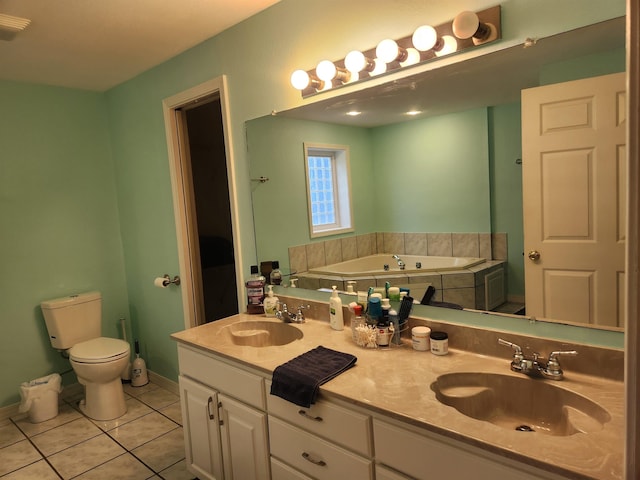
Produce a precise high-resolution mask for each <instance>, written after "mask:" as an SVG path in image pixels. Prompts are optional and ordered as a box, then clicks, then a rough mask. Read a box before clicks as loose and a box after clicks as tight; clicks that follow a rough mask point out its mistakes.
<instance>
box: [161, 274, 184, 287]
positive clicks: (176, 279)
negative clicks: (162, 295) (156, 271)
mask: <svg viewBox="0 0 640 480" xmlns="http://www.w3.org/2000/svg"><path fill="white" fill-rule="evenodd" d="M162 278H164V282H162V284H163V285H164V286H165V287H166V286H168V285H170V284H172V283H173V284H174V285H180V277H179V276H178V275H176V276H175V277H173V280H171V277H170V276H169V275H168V274H166V273H165V274H164V275H163V276H162Z"/></svg>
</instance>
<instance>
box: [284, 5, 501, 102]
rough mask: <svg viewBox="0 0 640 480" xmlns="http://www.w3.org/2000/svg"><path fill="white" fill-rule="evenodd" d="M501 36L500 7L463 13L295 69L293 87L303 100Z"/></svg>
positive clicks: (483, 43)
mask: <svg viewBox="0 0 640 480" xmlns="http://www.w3.org/2000/svg"><path fill="white" fill-rule="evenodd" d="M501 36H502V28H501V12H500V6H499V5H498V6H495V7H491V8H487V9H486V10H482V11H479V12H469V11H465V12H461V13H459V14H458V15H457V16H456V17H455V18H454V19H453V20H452V21H450V22H446V23H443V24H442V25H438V26H437V27H431V26H429V25H423V26H421V27H418V28H417V29H416V30H415V32H414V33H413V34H411V35H409V36H406V37H403V38H400V39H398V40H393V39H390V38H387V39H384V40H382V41H381V42H380V43H379V44H378V45H377V46H376V47H375V48H372V49H369V50H367V51H363V52H360V51H358V50H354V51H352V52H349V54H347V55H346V57H345V58H343V59H341V60H337V61H335V62H331V61H329V60H323V61H321V62H320V63H318V65H317V67H316V68H313V69H311V70H307V71H305V70H296V71H295V72H293V73H292V74H291V84H292V85H293V87H294V88H296V89H297V90H300V93H301V94H302V98H306V97H309V96H311V95H315V94H316V93H318V92H322V91H326V90H329V89H331V88H337V87H340V86H342V85H346V84H352V83H355V82H360V81H364V80H367V79H369V78H372V77H374V76H376V75H380V74H383V73H389V72H393V71H397V70H399V69H401V68H406V67H410V66H412V65H419V64H422V63H425V62H428V61H432V60H435V59H438V58H440V57H442V56H445V55H451V54H453V53H456V52H462V51H464V50H469V49H471V48H476V47H479V46H482V45H485V44H487V43H491V42H494V41H495V40H498V39H499V38H501Z"/></svg>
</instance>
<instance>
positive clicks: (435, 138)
mask: <svg viewBox="0 0 640 480" xmlns="http://www.w3.org/2000/svg"><path fill="white" fill-rule="evenodd" d="M371 138H372V145H373V152H374V155H373V159H374V166H373V169H374V172H375V189H376V212H377V214H378V226H377V230H378V231H381V232H462V233H464V232H490V231H491V230H490V228H491V225H490V212H489V152H488V145H487V112H486V109H485V108H480V109H476V110H469V111H466V112H460V113H452V114H449V115H441V116H438V117H431V118H425V119H420V120H414V121H411V122H406V123H399V124H396V125H390V126H386V127H379V128H374V129H372V132H371ZM409 192H410V193H409Z"/></svg>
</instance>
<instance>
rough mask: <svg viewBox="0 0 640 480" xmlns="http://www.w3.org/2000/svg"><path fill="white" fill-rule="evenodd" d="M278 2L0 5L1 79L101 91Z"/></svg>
mask: <svg viewBox="0 0 640 480" xmlns="http://www.w3.org/2000/svg"><path fill="white" fill-rule="evenodd" d="M278 1H279V0H0V14H4V15H11V16H14V17H21V18H27V19H30V20H31V24H30V25H29V26H28V27H27V28H26V29H25V30H24V31H22V32H21V33H19V34H18V35H16V37H15V38H14V39H13V40H11V41H4V40H0V79H3V80H14V81H20V82H29V83H41V84H47V85H57V86H64V87H72V88H80V89H86V90H96V91H104V90H107V89H109V88H111V87H114V86H115V85H118V84H119V83H122V82H124V81H126V80H129V79H130V78H133V77H135V76H136V75H138V74H140V73H142V72H144V71H145V70H148V69H149V68H151V67H154V66H156V65H158V64H160V63H162V62H164V61H165V60H168V59H169V58H171V57H174V56H175V55H177V54H179V53H181V52H184V51H185V50H187V49H189V48H191V47H193V46H194V45H197V44H199V43H201V42H203V41H204V40H206V39H208V38H210V37H213V36H214V35H216V34H218V33H220V32H221V31H223V30H225V29H227V28H229V27H231V26H233V25H235V24H237V23H239V22H241V21H243V20H245V19H246V18H248V17H250V16H252V15H254V14H256V13H258V12H259V11H261V10H263V9H265V8H267V7H269V6H271V5H273V4H275V3H277V2H278Z"/></svg>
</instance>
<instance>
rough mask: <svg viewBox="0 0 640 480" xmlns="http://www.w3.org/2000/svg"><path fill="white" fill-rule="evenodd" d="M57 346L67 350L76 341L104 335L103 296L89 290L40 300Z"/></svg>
mask: <svg viewBox="0 0 640 480" xmlns="http://www.w3.org/2000/svg"><path fill="white" fill-rule="evenodd" d="M40 308H42V313H43V315H44V321H45V323H46V324H47V331H48V332H49V340H50V341H51V345H52V346H53V348H57V349H60V350H66V349H68V348H71V347H73V346H74V345H75V344H76V343H79V342H84V341H85V340H91V339H92V338H97V337H100V336H102V296H101V295H100V292H87V293H81V294H78V295H70V296H68V297H62V298H55V299H53V300H47V301H44V302H41V303H40Z"/></svg>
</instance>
